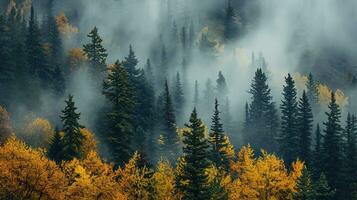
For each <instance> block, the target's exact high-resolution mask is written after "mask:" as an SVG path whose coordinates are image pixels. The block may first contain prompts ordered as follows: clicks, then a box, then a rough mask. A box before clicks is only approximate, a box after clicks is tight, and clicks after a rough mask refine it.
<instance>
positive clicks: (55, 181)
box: [0, 137, 67, 199]
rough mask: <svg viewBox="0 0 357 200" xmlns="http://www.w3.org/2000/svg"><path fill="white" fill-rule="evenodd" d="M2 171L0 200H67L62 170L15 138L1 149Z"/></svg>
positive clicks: (38, 151) (0, 173)
mask: <svg viewBox="0 0 357 200" xmlns="http://www.w3.org/2000/svg"><path fill="white" fill-rule="evenodd" d="M0 169H1V170H0V199H64V196H65V191H66V190H65V189H66V185H67V182H66V179H65V176H64V174H63V173H62V172H61V170H60V168H59V167H58V166H57V165H56V163H55V162H53V161H51V160H49V159H47V157H46V156H45V154H44V153H43V152H42V151H40V150H34V149H31V148H29V147H28V146H27V145H26V144H25V143H24V142H21V141H19V140H17V139H16V138H15V137H11V138H9V140H8V141H7V142H6V143H5V144H4V145H3V146H1V147H0Z"/></svg>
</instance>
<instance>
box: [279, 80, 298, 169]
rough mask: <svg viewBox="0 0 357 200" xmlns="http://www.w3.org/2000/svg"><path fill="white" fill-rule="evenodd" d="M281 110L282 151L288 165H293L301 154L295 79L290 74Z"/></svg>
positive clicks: (280, 140)
mask: <svg viewBox="0 0 357 200" xmlns="http://www.w3.org/2000/svg"><path fill="white" fill-rule="evenodd" d="M285 82H286V85H285V86H284V89H283V100H282V104H281V106H280V108H281V113H282V117H281V133H280V137H279V143H280V150H281V153H282V155H283V157H284V160H285V161H286V163H287V164H290V163H292V162H293V161H294V160H295V159H296V158H297V157H298V153H299V149H298V147H299V136H298V131H299V130H298V123H297V118H298V117H297V115H298V110H297V109H298V103H297V100H296V93H297V92H296V88H295V82H294V80H293V78H292V77H291V76H290V74H288V76H287V77H286V78H285Z"/></svg>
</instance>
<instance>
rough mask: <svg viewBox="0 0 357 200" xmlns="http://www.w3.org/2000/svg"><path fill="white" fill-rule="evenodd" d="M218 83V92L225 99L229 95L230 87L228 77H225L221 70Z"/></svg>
mask: <svg viewBox="0 0 357 200" xmlns="http://www.w3.org/2000/svg"><path fill="white" fill-rule="evenodd" d="M216 83H217V94H218V96H219V97H221V98H222V100H223V99H225V98H226V96H227V95H228V87H227V83H226V79H225V78H224V76H223V74H222V72H221V71H219V73H218V79H217V80H216Z"/></svg>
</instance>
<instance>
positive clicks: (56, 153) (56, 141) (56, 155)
mask: <svg viewBox="0 0 357 200" xmlns="http://www.w3.org/2000/svg"><path fill="white" fill-rule="evenodd" d="M63 150H64V147H63V144H62V136H61V133H60V131H59V130H58V129H57V128H56V130H55V134H54V136H53V137H52V140H51V144H50V147H49V149H48V153H47V155H48V157H49V158H50V159H52V160H54V161H56V162H57V163H60V162H61V161H62V160H63V158H62V157H61V156H62V154H63V153H62V151H63Z"/></svg>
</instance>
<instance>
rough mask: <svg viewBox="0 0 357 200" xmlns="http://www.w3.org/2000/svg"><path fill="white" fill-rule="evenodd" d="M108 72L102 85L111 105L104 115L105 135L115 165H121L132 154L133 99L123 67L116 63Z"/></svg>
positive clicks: (131, 88) (131, 89)
mask: <svg viewBox="0 0 357 200" xmlns="http://www.w3.org/2000/svg"><path fill="white" fill-rule="evenodd" d="M110 70H111V72H110V73H109V74H108V77H107V78H106V80H105V81H104V83H103V94H104V96H105V97H106V98H107V100H108V101H109V102H110V103H111V108H110V110H109V111H108V112H107V114H106V130H105V134H106V138H107V142H108V144H109V147H110V149H111V151H112V157H113V159H114V161H115V162H116V164H117V165H122V164H124V163H125V162H127V161H128V160H129V159H130V157H131V154H132V149H131V139H132V136H133V132H134V126H133V120H134V113H135V110H134V109H135V99H134V98H133V87H132V86H131V85H130V83H129V77H128V73H127V72H126V70H125V68H124V66H123V65H122V64H121V63H119V61H117V62H116V63H115V64H114V66H113V67H112V68H111V69H110Z"/></svg>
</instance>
